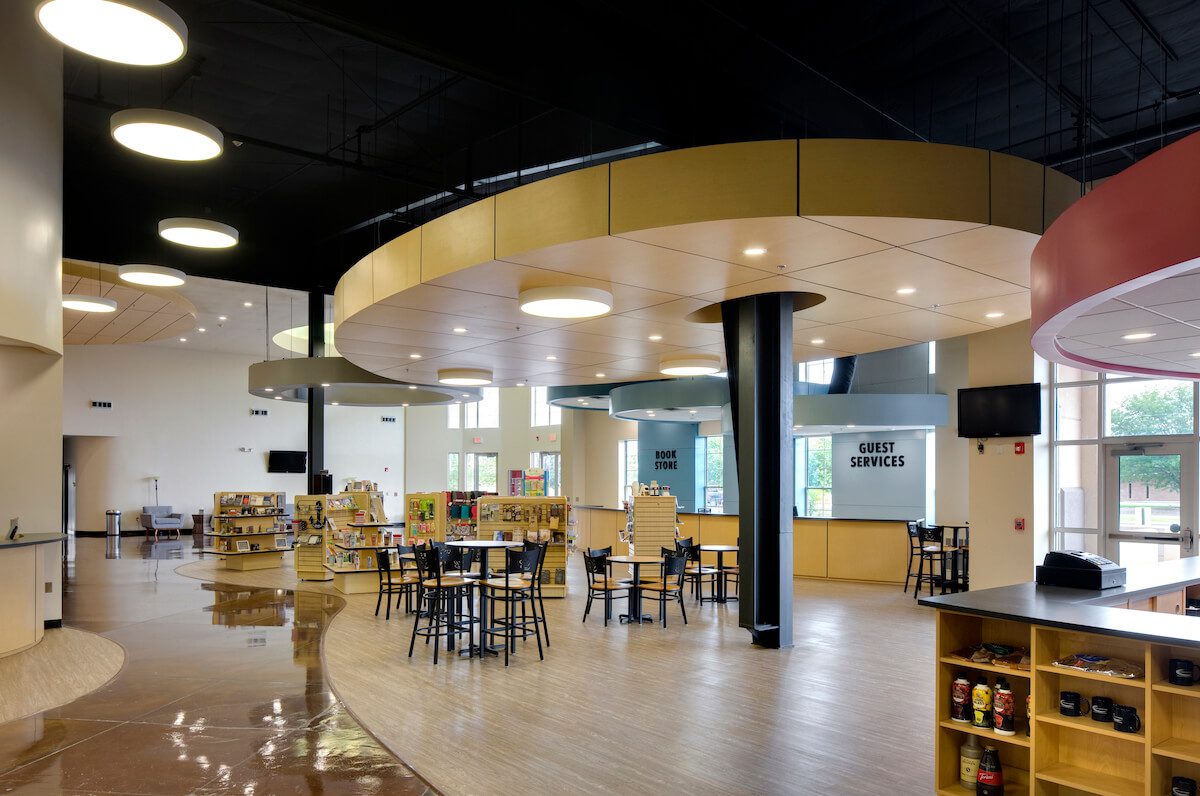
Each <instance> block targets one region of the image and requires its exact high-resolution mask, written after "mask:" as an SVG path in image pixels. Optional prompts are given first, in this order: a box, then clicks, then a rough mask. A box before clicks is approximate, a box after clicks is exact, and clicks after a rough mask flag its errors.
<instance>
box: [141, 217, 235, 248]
mask: <svg viewBox="0 0 1200 796" xmlns="http://www.w3.org/2000/svg"><path fill="white" fill-rule="evenodd" d="M158 234H159V236H160V237H162V238H164V239H166V240H169V241H171V242H172V243H178V244H179V245H180V246H194V247H195V248H197V249H228V248H229V247H230V246H236V245H237V242H238V231H237V230H236V229H234V228H233V227H231V226H229V225H228V224H222V223H221V222H220V221H210V220H209V219H207V218H164V219H163V220H162V221H160V222H158Z"/></svg>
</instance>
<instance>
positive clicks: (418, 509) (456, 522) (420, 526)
mask: <svg viewBox="0 0 1200 796" xmlns="http://www.w3.org/2000/svg"><path fill="white" fill-rule="evenodd" d="M494 494H495V493H492V492H410V493H409V494H407V495H405V496H404V505H405V526H404V527H405V529H406V530H407V531H408V538H409V539H410V540H411V541H410V544H417V543H419V542H430V541H433V542H456V541H461V540H463V539H475V538H477V537H476V530H477V525H478V511H479V509H478V506H477V504H476V501H477V500H478V499H479V498H481V497H486V496H490V495H494Z"/></svg>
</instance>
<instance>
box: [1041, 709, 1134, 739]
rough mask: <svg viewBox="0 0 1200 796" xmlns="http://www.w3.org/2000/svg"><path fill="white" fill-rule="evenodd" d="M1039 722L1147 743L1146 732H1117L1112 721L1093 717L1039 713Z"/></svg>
mask: <svg viewBox="0 0 1200 796" xmlns="http://www.w3.org/2000/svg"><path fill="white" fill-rule="evenodd" d="M1037 720H1038V721H1044V722H1046V723H1047V724H1057V725H1058V726H1060V727H1070V728H1071V729H1073V730H1082V731H1083V732H1094V733H1096V734H1097V735H1105V736H1107V737H1109V738H1119V739H1121V740H1122V741H1131V742H1135V743H1145V742H1146V733H1145V731H1144V730H1139V731H1138V732H1117V731H1116V730H1114V729H1113V725H1112V722H1111V721H1096V720H1095V719H1093V718H1092V717H1091V716H1063V715H1062V714H1060V713H1039V714H1038V715H1037Z"/></svg>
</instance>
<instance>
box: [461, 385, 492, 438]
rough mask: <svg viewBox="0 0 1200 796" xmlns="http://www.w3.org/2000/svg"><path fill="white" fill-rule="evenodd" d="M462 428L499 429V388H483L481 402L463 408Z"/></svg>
mask: <svg viewBox="0 0 1200 796" xmlns="http://www.w3.org/2000/svg"><path fill="white" fill-rule="evenodd" d="M451 428H454V426H451ZM463 428H500V388H499V387H484V388H483V400H482V401H476V402H474V403H469V404H465V405H464V406H463Z"/></svg>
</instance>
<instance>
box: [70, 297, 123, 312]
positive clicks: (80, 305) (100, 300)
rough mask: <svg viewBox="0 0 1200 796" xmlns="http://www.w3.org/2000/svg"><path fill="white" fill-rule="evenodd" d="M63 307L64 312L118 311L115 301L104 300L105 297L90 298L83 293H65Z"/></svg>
mask: <svg viewBox="0 0 1200 796" xmlns="http://www.w3.org/2000/svg"><path fill="white" fill-rule="evenodd" d="M62 305H63V309H64V310H78V311H79V312H116V311H117V302H116V300H115V299H110V298H104V296H88V295H85V294H83V293H64V294H63V297H62Z"/></svg>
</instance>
